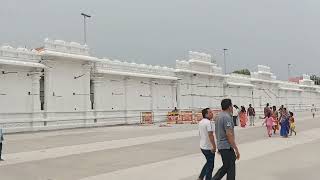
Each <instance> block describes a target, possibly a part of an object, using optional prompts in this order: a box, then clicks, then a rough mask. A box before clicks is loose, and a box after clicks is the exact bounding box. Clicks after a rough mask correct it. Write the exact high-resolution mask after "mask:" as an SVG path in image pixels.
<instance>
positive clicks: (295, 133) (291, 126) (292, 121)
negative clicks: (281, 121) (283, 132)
mask: <svg viewBox="0 0 320 180" xmlns="http://www.w3.org/2000/svg"><path fill="white" fill-rule="evenodd" d="M289 113H290V118H289V123H290V136H292V132H294V135H297V132H296V124H295V122H294V117H293V112H289Z"/></svg>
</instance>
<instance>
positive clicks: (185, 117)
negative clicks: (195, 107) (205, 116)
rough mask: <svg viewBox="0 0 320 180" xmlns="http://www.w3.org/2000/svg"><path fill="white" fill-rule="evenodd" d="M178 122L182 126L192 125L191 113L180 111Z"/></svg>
mask: <svg viewBox="0 0 320 180" xmlns="http://www.w3.org/2000/svg"><path fill="white" fill-rule="evenodd" d="M179 121H180V122H181V123H183V124H186V123H192V111H181V112H180V117H179Z"/></svg>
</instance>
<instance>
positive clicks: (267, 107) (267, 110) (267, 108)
mask: <svg viewBox="0 0 320 180" xmlns="http://www.w3.org/2000/svg"><path fill="white" fill-rule="evenodd" d="M263 112H264V118H263V119H265V118H266V117H267V115H268V113H270V112H271V110H270V108H269V103H267V105H266V107H265V108H264V110H263Z"/></svg>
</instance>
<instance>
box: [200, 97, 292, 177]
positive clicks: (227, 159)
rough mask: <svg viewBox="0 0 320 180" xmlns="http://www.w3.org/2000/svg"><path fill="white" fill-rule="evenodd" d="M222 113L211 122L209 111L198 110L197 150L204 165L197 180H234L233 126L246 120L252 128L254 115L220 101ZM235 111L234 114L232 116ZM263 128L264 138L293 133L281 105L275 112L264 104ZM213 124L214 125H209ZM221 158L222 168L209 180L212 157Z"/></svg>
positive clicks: (235, 149)
mask: <svg viewBox="0 0 320 180" xmlns="http://www.w3.org/2000/svg"><path fill="white" fill-rule="evenodd" d="M221 109H222V112H220V113H219V115H218V116H217V117H215V119H214V121H212V120H213V113H212V111H211V109H210V108H206V109H203V110H202V116H203V119H202V120H201V121H200V122H199V135H200V149H201V152H202V153H203V155H204V156H205V158H206V160H207V162H206V164H205V165H204V166H203V168H202V170H201V173H200V175H199V178H198V180H203V179H204V178H205V180H211V179H212V180H220V179H222V178H223V177H224V176H225V175H226V174H227V180H235V169H236V165H235V161H236V160H237V159H238V160H239V159H240V153H239V149H238V147H237V144H236V142H235V134H234V126H235V125H236V123H237V119H239V121H240V126H241V127H245V126H246V121H247V120H245V118H246V119H247V117H248V116H249V119H250V126H254V125H255V122H254V118H255V115H256V112H255V109H254V108H253V107H252V105H251V104H250V105H249V108H248V109H247V110H246V109H245V107H244V106H242V107H241V110H240V111H237V109H239V108H238V107H237V106H236V105H232V101H231V99H223V100H222V101H221ZM235 111H236V112H235ZM264 116H265V117H261V118H262V119H264V121H263V124H265V125H266V127H267V133H268V136H269V137H271V136H272V133H273V134H276V132H277V131H279V130H280V135H281V136H282V137H288V136H289V134H290V135H292V133H295V135H296V134H297V132H296V131H295V119H294V115H293V113H292V112H289V111H288V110H287V108H285V107H284V106H283V105H282V106H281V107H280V109H279V110H277V108H276V106H272V107H269V103H267V105H266V107H265V108H264ZM213 122H214V123H213ZM216 151H218V153H219V154H220V155H221V158H222V163H223V165H222V167H221V168H220V169H219V170H218V171H217V172H216V174H215V175H214V176H213V177H212V173H213V169H214V160H215V153H216Z"/></svg>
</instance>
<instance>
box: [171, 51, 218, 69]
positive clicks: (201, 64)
mask: <svg viewBox="0 0 320 180" xmlns="http://www.w3.org/2000/svg"><path fill="white" fill-rule="evenodd" d="M188 57H189V60H187V61H186V60H176V69H177V71H185V72H188V71H189V72H195V73H196V72H199V73H210V74H222V68H221V67H218V66H217V64H215V63H213V62H214V61H213V60H212V56H211V55H210V54H206V53H200V52H194V51H189V56H188Z"/></svg>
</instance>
